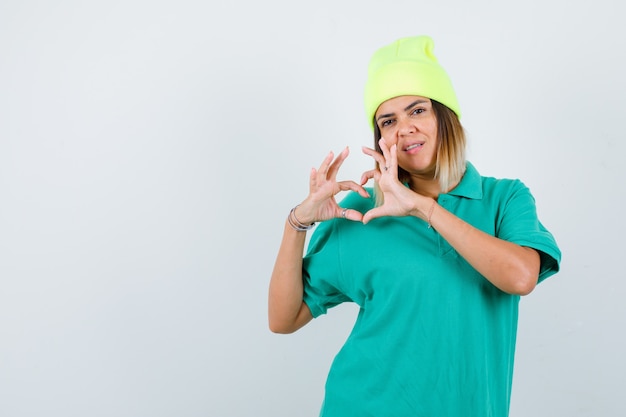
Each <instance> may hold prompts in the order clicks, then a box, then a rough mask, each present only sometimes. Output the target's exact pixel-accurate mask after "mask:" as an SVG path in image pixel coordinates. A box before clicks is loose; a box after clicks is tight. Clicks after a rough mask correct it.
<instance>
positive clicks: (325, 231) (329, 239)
mask: <svg viewBox="0 0 626 417" xmlns="http://www.w3.org/2000/svg"><path fill="white" fill-rule="evenodd" d="M335 229H336V220H329V221H326V222H323V223H320V225H319V226H318V227H317V228H316V229H315V231H314V232H313V236H311V240H310V242H309V246H308V249H307V254H306V256H305V257H304V259H303V264H302V279H303V284H304V297H303V299H304V302H305V303H306V304H307V306H308V307H309V309H310V310H311V314H312V315H313V317H318V316H320V315H322V314H326V312H327V310H328V309H329V308H332V307H334V306H336V305H338V304H341V303H343V302H345V301H350V299H349V297H348V296H346V295H345V291H343V290H342V285H341V278H342V273H341V263H340V256H339V253H340V251H339V248H338V240H337V237H336V230H335Z"/></svg>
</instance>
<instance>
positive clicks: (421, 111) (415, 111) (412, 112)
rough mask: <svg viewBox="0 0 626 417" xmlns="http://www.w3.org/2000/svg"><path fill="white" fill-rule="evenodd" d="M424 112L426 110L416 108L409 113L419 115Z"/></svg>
mask: <svg viewBox="0 0 626 417" xmlns="http://www.w3.org/2000/svg"><path fill="white" fill-rule="evenodd" d="M425 111H426V109H424V108H422V107H416V108H414V109H413V110H412V111H411V114H420V113H424V112H425Z"/></svg>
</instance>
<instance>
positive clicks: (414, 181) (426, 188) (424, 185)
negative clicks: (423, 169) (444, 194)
mask: <svg viewBox="0 0 626 417" xmlns="http://www.w3.org/2000/svg"><path fill="white" fill-rule="evenodd" d="M409 187H410V188H411V190H413V191H415V192H416V193H418V194H421V195H423V196H425V197H430V198H434V199H437V197H439V194H440V193H441V186H440V185H439V181H437V180H436V179H432V178H428V179H426V178H423V177H418V176H411V178H410V179H409Z"/></svg>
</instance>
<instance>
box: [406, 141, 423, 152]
mask: <svg viewBox="0 0 626 417" xmlns="http://www.w3.org/2000/svg"><path fill="white" fill-rule="evenodd" d="M423 146H424V143H423V142H421V143H413V144H411V145H409V146H407V147H406V148H404V151H405V152H410V151H412V150H415V149H421V148H422V147H423Z"/></svg>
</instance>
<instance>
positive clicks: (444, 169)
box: [374, 99, 466, 206]
mask: <svg viewBox="0 0 626 417" xmlns="http://www.w3.org/2000/svg"><path fill="white" fill-rule="evenodd" d="M431 102H432V106H433V110H434V112H435V117H436V119H437V162H436V166H435V177H434V179H437V180H438V181H439V186H440V189H441V192H442V193H447V192H448V191H450V190H451V189H452V187H454V186H456V185H457V184H458V183H459V181H461V178H463V174H465V164H466V161H465V146H466V139H465V130H464V129H463V126H462V125H461V122H460V120H459V117H458V116H457V114H456V113H455V112H454V111H452V110H451V109H450V108H448V107H447V106H445V105H443V104H441V103H439V102H438V101H435V100H432V99H431ZM380 137H381V134H380V129H379V128H378V125H377V124H376V123H375V122H374V148H375V149H376V151H378V152H381V153H382V151H381V149H380V146H378V141H379V140H380ZM376 166H377V168H378V163H377V164H376ZM409 179H410V174H409V173H408V172H407V171H405V170H404V169H402V168H400V167H398V180H400V182H402V183H406V182H408V181H409ZM374 196H375V198H376V205H377V206H379V205H381V204H382V203H383V193H382V192H381V191H380V188H379V186H378V183H376V184H375V185H374Z"/></svg>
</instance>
